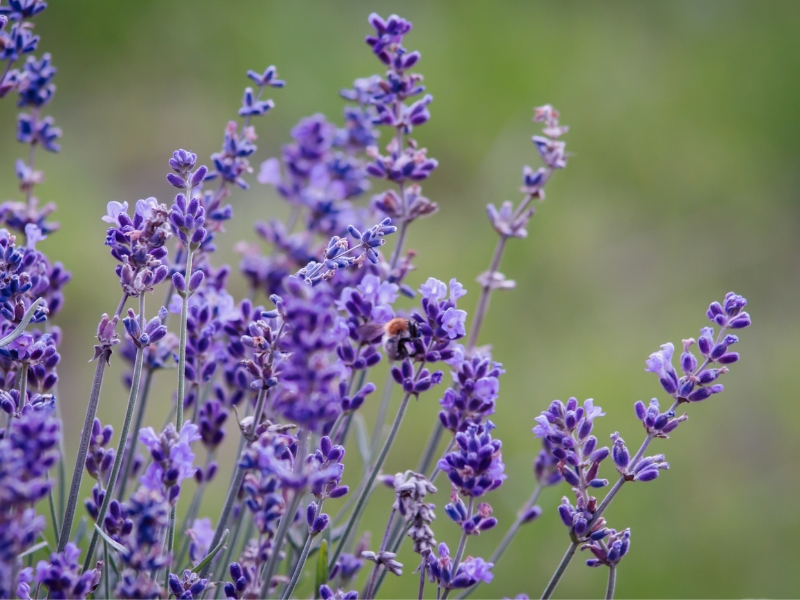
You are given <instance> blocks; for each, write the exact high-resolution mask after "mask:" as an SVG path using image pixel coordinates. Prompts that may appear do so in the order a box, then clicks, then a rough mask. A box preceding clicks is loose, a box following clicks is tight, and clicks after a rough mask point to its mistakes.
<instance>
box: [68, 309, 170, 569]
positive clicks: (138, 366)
mask: <svg viewBox="0 0 800 600" xmlns="http://www.w3.org/2000/svg"><path fill="white" fill-rule="evenodd" d="M128 313H129V316H128V319H126V323H125V324H126V327H127V328H128V329H130V328H132V327H135V326H136V325H135V324H130V325H129V321H130V320H133V319H135V318H136V316H135V315H133V311H131V310H129V311H128ZM157 327H158V328H161V331H159V332H158V333H156V331H157V329H156V328H157ZM138 331H139V332H140V336H139V337H138V339H136V340H135V342H136V344H137V349H136V362H135V364H134V367H133V381H132V383H131V389H130V393H129V394H128V406H127V408H126V409H125V420H124V421H123V422H122V430H121V431H120V434H119V441H118V443H117V451H116V454H115V456H114V466H113V467H112V468H111V476H110V477H109V479H108V485H107V486H106V494H105V497H104V499H103V504H102V505H101V507H100V510H99V512H98V513H97V519H96V520H95V521H96V522H97V523H98V524H99V525H100V526H101V527H102V525H103V521H104V520H105V517H106V512H107V511H108V507H109V506H110V504H111V498H112V496H113V492H114V486H116V484H117V477H118V476H119V472H120V468H121V466H122V459H123V457H124V455H125V446H126V445H127V443H128V433H129V431H130V427H131V421H132V420H133V413H134V411H135V410H136V397H137V396H138V395H139V381H140V379H141V375H142V362H143V356H144V346H146V345H147V344H148V343H149V341H148V340H147V339H146V340H145V341H144V343H142V337H144V335H148V334H147V333H145V332H146V331H150V333H151V334H155V335H153V336H152V337H155V336H157V335H159V334H160V335H161V336H162V337H163V335H165V334H166V332H167V331H166V327H163V326H162V325H161V322H160V321H158V324H157V325H156V323H155V320H154V323H153V327H152V328H151V327H147V324H146V322H145V295H144V294H140V295H139V315H138ZM155 341H157V340H155ZM98 537H99V531H98V530H97V529H95V530H94V532H93V533H92V538H91V541H90V542H89V548H88V550H87V551H86V558H85V559H84V563H83V570H84V571H86V570H88V569H89V567H90V566H91V564H92V560H93V557H94V550H95V547H96V545H97V541H98V540H97V538H98Z"/></svg>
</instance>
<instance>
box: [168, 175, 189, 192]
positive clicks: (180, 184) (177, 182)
mask: <svg viewBox="0 0 800 600" xmlns="http://www.w3.org/2000/svg"><path fill="white" fill-rule="evenodd" d="M167 181H169V182H170V183H171V184H172V185H174V186H175V187H176V188H180V189H183V188H185V187H186V182H185V181H184V180H183V179H182V178H181V177H178V176H177V175H175V173H167Z"/></svg>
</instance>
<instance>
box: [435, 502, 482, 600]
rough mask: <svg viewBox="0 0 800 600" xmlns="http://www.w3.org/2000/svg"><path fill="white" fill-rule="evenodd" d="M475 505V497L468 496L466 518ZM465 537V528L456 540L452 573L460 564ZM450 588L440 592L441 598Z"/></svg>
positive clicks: (464, 547) (444, 597)
mask: <svg viewBox="0 0 800 600" xmlns="http://www.w3.org/2000/svg"><path fill="white" fill-rule="evenodd" d="M474 505H475V498H474V497H473V496H470V499H469V507H468V508H467V519H469V518H471V517H472V511H473V508H474ZM467 537H468V534H467V532H466V530H464V531H463V532H461V540H460V541H459V542H458V550H456V556H455V558H454V559H453V573H458V566H459V565H460V564H461V559H462V558H463V557H464V551H465V550H466V548H467ZM451 591H452V588H447V589H446V590H445V591H444V594H442V600H447V598H448V596H450V592H451Z"/></svg>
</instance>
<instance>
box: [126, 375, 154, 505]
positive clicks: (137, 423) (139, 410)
mask: <svg viewBox="0 0 800 600" xmlns="http://www.w3.org/2000/svg"><path fill="white" fill-rule="evenodd" d="M153 373H155V369H153V368H151V367H148V368H147V371H146V372H145V375H144V383H143V384H142V393H141V398H140V399H139V401H138V402H137V406H136V417H135V418H134V422H133V433H134V438H133V439H132V440H131V445H130V448H128V449H127V451H126V452H125V454H126V460H125V466H124V468H123V469H122V477H121V478H120V482H119V487H118V488H117V499H118V500H120V501H122V500H123V499H124V498H125V491H126V488H127V487H128V480H129V479H130V477H131V469H132V468H133V459H134V455H135V454H136V452H135V450H136V437H135V436H136V434H138V432H139V430H140V429H141V428H142V421H144V413H145V410H146V409H147V398H148V397H149V396H150V384H151V383H152V381H153Z"/></svg>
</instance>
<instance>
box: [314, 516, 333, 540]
mask: <svg viewBox="0 0 800 600" xmlns="http://www.w3.org/2000/svg"><path fill="white" fill-rule="evenodd" d="M328 520H329V517H328V515H326V514H323V515H320V516H319V517H317V519H316V520H315V521H314V524H313V525H312V527H311V535H317V534H318V533H320V532H322V531H324V530H325V528H326V527H327V526H328Z"/></svg>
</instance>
